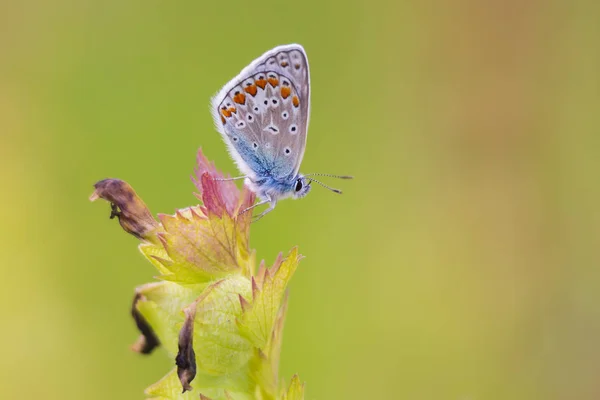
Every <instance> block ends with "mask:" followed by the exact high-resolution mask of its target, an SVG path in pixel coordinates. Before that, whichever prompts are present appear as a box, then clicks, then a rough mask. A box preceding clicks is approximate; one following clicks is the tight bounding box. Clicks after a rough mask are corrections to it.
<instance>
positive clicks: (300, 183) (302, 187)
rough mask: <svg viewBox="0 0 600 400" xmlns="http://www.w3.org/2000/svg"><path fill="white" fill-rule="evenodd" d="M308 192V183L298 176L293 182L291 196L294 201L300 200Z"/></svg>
mask: <svg viewBox="0 0 600 400" xmlns="http://www.w3.org/2000/svg"><path fill="white" fill-rule="evenodd" d="M308 192H310V181H307V179H306V178H305V177H304V176H302V175H298V178H297V179H296V180H295V181H294V186H293V192H292V196H293V197H294V198H295V199H299V198H302V197H304V196H306V195H307V194H308Z"/></svg>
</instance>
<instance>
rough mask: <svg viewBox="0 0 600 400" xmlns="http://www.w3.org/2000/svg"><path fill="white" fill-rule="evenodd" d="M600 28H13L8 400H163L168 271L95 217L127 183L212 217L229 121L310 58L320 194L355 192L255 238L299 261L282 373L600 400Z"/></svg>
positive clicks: (193, 21)
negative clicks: (268, 76)
mask: <svg viewBox="0 0 600 400" xmlns="http://www.w3.org/2000/svg"><path fill="white" fill-rule="evenodd" d="M599 21H600V3H598V2H597V1H592V0H589V1H535V0H530V1H520V0H508V1H473V0H459V1H456V2H442V1H426V2H418V1H388V2H386V1H377V0H373V1H368V2H366V1H365V2H360V1H352V0H348V1H337V2H324V1H314V0H311V1H302V2H300V1H296V2H277V1H270V2H235V1H234V2H206V1H191V0H187V1H170V2H165V1H154V0H150V1H140V0H133V1H126V2H124V1H115V0H105V1H68V0H56V1H53V2H45V1H39V0H37V1H36V0H31V1H23V2H8V1H7V2H4V3H3V4H2V5H0V26H1V28H0V31H1V33H0V51H1V54H0V135H1V142H0V163H1V164H0V167H1V170H0V174H1V180H2V188H3V190H2V200H1V201H2V206H1V207H0V213H1V214H0V216H1V219H2V229H1V231H0V234H1V237H0V240H1V243H2V255H3V257H2V276H3V280H2V282H3V285H2V290H1V291H0V301H1V306H0V321H2V322H1V324H2V325H1V327H2V329H0V344H1V347H2V352H1V355H0V393H1V395H0V396H1V397H2V398H3V399H37V398H44V399H47V400H54V399H61V400H62V399H88V400H93V399H142V398H143V397H144V395H143V390H144V388H145V387H146V386H148V385H149V384H151V383H153V382H155V381H156V380H158V379H159V378H160V377H162V376H163V375H164V374H166V373H167V371H168V370H169V369H170V368H171V366H172V365H173V360H172V359H170V358H169V357H167V356H166V355H165V353H163V352H162V351H158V352H156V353H155V354H153V355H152V356H150V357H143V356H140V355H138V354H134V353H132V352H130V351H129V345H130V344H132V343H133V341H134V340H135V338H136V337H137V332H136V330H135V327H134V324H133V321H132V320H131V318H130V315H129V307H130V302H131V299H132V295H133V290H134V288H135V287H136V286H137V285H139V284H142V283H145V282H148V281H151V280H152V277H153V276H154V275H155V270H154V269H153V267H152V266H151V265H150V264H149V263H147V262H145V261H144V260H143V258H142V256H141V255H140V254H139V252H138V251H137V249H136V245H137V241H136V239H134V238H133V237H130V236H128V235H126V234H125V233H124V232H123V231H122V230H121V229H120V227H119V226H118V224H117V223H116V221H110V220H109V219H108V215H109V206H108V204H106V203H101V204H91V203H89V202H88V200H87V197H88V196H89V195H90V194H91V192H92V190H93V189H92V184H93V183H95V182H96V181H97V180H99V179H102V178H105V177H118V178H121V179H124V180H126V181H127V182H129V183H130V184H131V185H132V186H133V187H134V188H135V189H136V190H137V192H138V193H139V194H140V196H142V198H143V199H144V200H145V202H146V203H147V204H148V206H149V207H150V209H151V211H152V212H153V213H155V214H156V213H159V212H162V213H173V212H174V211H175V209H176V208H179V207H185V206H188V205H191V204H196V203H197V200H196V199H195V197H194V196H193V195H192V192H193V191H194V187H193V185H192V183H191V181H190V179H189V176H190V174H191V173H192V170H193V167H194V162H195V153H196V151H197V149H198V147H200V146H202V148H203V149H204V151H205V153H206V154H207V156H208V157H209V158H211V159H214V160H215V161H216V163H217V165H218V166H219V167H220V168H222V169H224V170H226V171H228V172H230V173H235V167H234V165H233V163H232V162H231V161H230V159H229V157H228V155H227V152H226V150H225V146H224V145H223V144H222V142H221V139H220V137H219V134H218V133H217V132H216V131H215V130H214V128H213V122H212V118H211V116H210V114H209V111H208V102H209V98H210V97H211V96H212V95H213V94H214V93H215V92H216V91H217V90H218V89H219V88H220V87H221V86H222V85H224V84H225V83H226V82H227V81H228V80H229V79H230V78H232V77H233V76H234V75H236V74H237V73H238V72H239V71H240V70H241V69H242V68H243V67H244V66H245V65H246V64H247V63H249V62H250V61H251V60H253V59H254V58H255V57H257V56H259V55H260V54H262V53H263V52H264V51H266V50H268V49H269V48H271V47H274V46H276V45H279V44H285V43H290V42H298V43H301V44H303V45H304V46H305V48H306V51H307V53H308V56H309V61H310V64H311V73H312V85H313V89H312V114H311V126H310V130H309V139H308V149H307V151H306V157H305V159H304V163H303V167H302V171H303V172H329V173H342V174H352V175H355V177H356V179H355V180H354V181H341V182H331V183H333V184H334V185H335V186H340V187H341V188H343V189H344V192H345V194H344V195H343V196H340V197H338V196H335V195H333V194H331V193H329V192H327V191H326V190H322V188H319V187H315V188H314V190H313V191H312V193H311V194H310V195H309V196H308V197H307V198H305V199H303V200H299V201H285V202H282V203H281V204H279V206H278V207H277V209H276V211H275V212H273V213H272V214H269V215H268V216H267V217H266V218H264V219H263V220H261V221H260V222H259V223H258V224H256V225H253V227H252V236H251V246H252V247H253V248H256V249H257V250H258V256H259V257H261V258H266V259H267V261H268V262H272V261H273V259H274V258H275V256H276V254H277V252H279V251H287V250H289V249H290V248H291V247H292V246H294V245H299V246H300V250H301V252H302V253H303V254H304V255H306V257H307V258H306V259H305V260H303V261H302V263H301V265H300V268H299V269H298V271H297V273H296V276H295V277H294V279H293V280H292V285H291V298H290V300H291V301H290V308H289V312H288V318H287V324H286V328H285V338H284V348H283V355H282V365H281V373H282V376H284V377H286V378H288V379H289V377H291V375H292V374H293V373H299V374H300V377H301V379H302V380H304V381H306V382H307V395H306V399H307V400H309V399H314V400H323V399H434V400H438V399H456V400H479V399H598V398H600V379H598V371H599V368H600V343H599V337H600V268H599V267H600V265H599V264H600V263H599V261H600V250H599V248H600V246H599V237H600V211H599V205H600V157H599V156H600V134H599V129H600V108H599V106H600V73H599V71H600V23H599Z"/></svg>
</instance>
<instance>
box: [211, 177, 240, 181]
mask: <svg viewBox="0 0 600 400" xmlns="http://www.w3.org/2000/svg"><path fill="white" fill-rule="evenodd" d="M240 179H246V176H236V177H235V178H213V181H218V182H227V181H237V180H240Z"/></svg>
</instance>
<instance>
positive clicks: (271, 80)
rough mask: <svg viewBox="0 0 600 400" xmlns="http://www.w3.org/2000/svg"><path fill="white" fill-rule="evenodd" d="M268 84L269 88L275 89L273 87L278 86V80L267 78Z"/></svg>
mask: <svg viewBox="0 0 600 400" xmlns="http://www.w3.org/2000/svg"><path fill="white" fill-rule="evenodd" d="M269 83H270V84H271V86H273V87H275V86H277V85H279V79H277V78H269Z"/></svg>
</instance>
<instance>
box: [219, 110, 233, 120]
mask: <svg viewBox="0 0 600 400" xmlns="http://www.w3.org/2000/svg"><path fill="white" fill-rule="evenodd" d="M221 114H223V116H225V117H227V118H229V117H231V111H229V110H228V109H226V108H223V109H222V110H221Z"/></svg>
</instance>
